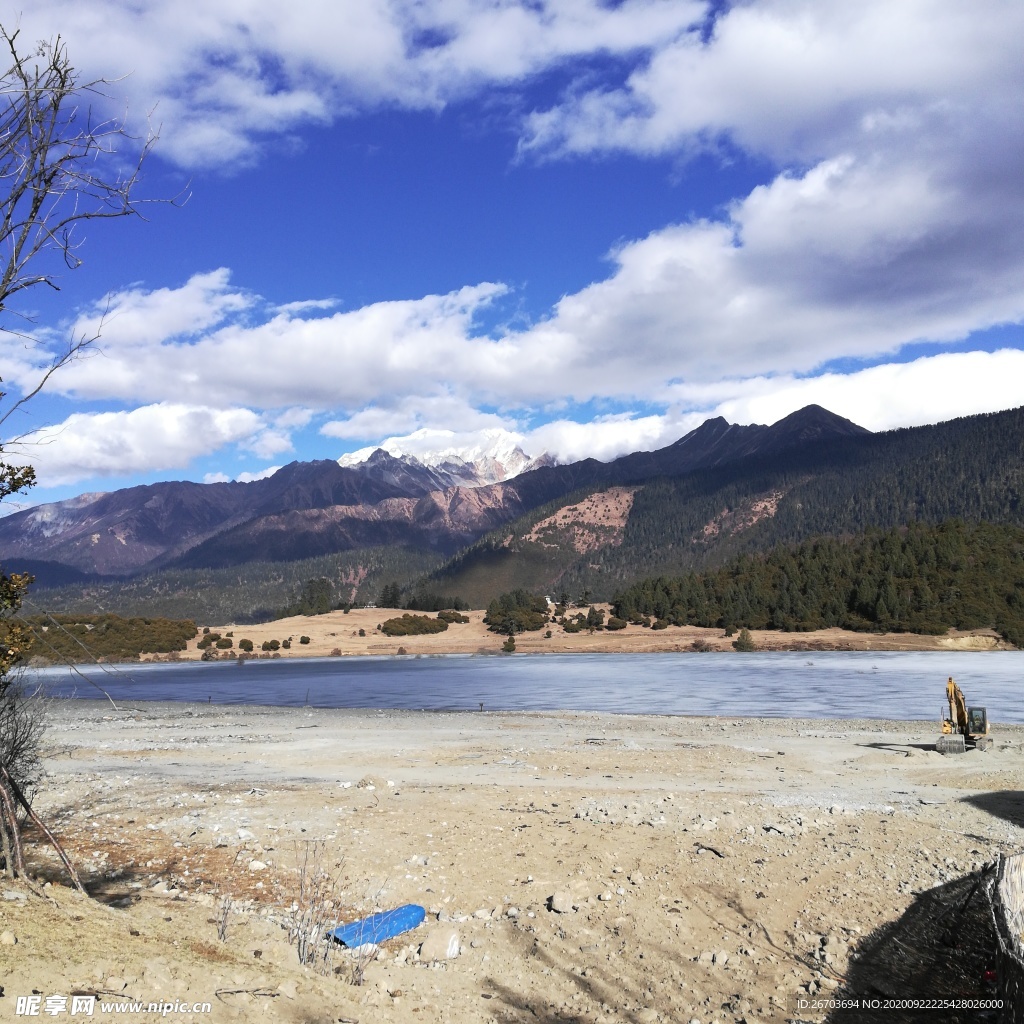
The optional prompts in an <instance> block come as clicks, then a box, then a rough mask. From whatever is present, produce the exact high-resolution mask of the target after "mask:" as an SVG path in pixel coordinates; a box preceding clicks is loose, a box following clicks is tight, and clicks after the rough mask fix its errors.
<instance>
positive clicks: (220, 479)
mask: <svg viewBox="0 0 1024 1024" xmlns="http://www.w3.org/2000/svg"><path fill="white" fill-rule="evenodd" d="M280 468H281V467H280V466H267V468H266V469H259V470H256V471H255V472H252V473H249V472H245V473H239V474H237V475H236V476H228V474H227V473H220V472H218V473H207V474H205V475H204V476H203V483H204V484H228V483H231V482H232V481H234V482H235V483H240V484H251V483H252V482H253V481H254V480H266V479H267V477H270V476H273V475H274V474H275V473H276V472H277V471H278V470H279V469H280Z"/></svg>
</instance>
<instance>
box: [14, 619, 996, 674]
mask: <svg viewBox="0 0 1024 1024" xmlns="http://www.w3.org/2000/svg"><path fill="white" fill-rule="evenodd" d="M592 607H594V608H595V609H596V610H597V611H603V612H605V613H606V615H610V613H611V606H610V605H607V604H595V605H594V606H592ZM404 614H407V613H406V612H405V610H404V609H401V608H353V609H351V610H350V611H348V612H345V611H332V612H327V613H326V614H323V615H312V616H292V617H290V618H286V619H277V620H274V621H272V622H265V623H260V624H257V625H238V624H233V623H227V624H222V625H215V624H209V625H207V624H198V625H195V626H194V629H195V635H194V636H192V637H191V638H190V639H185V637H184V636H183V633H182V631H181V630H178V631H177V632H175V631H172V630H169V629H165V630H164V633H163V635H165V636H167V637H169V638H170V639H172V640H173V644H168V645H165V646H166V647H169V648H170V649H165V650H162V651H157V652H143V653H142V654H141V655H139V656H132V655H125V654H124V653H120V654H118V653H102V652H100V653H96V654H93V653H89V651H88V650H87V648H86V647H85V646H83V642H84V643H85V644H87V643H88V641H89V639H90V636H89V634H91V633H94V632H96V630H95V629H91V630H86V629H84V628H83V629H81V630H78V631H76V633H75V637H74V643H71V642H70V641H69V642H68V644H67V645H66V647H65V645H61V648H62V649H63V650H64V652H65V656H66V658H67V660H70V661H73V662H75V663H79V664H82V663H87V662H92V661H95V660H99V661H103V662H134V661H143V662H154V661H196V660H204V659H205V660H207V661H213V660H218V661H219V660H237V659H238V658H303V657H315V658H323V657H331V656H334V657H347V656H374V655H380V656H385V657H387V656H396V655H408V656H412V657H414V656H417V655H443V654H494V655H501V656H509V657H518V656H521V655H523V654H573V653H580V654H603V653H608V654H655V653H680V652H682V653H686V652H692V653H715V652H719V653H723V654H726V653H735V652H736V650H737V649H738V650H750V649H751V647H750V646H748V645H746V644H745V643H743V642H742V641H743V640H744V639H745V638H744V637H743V636H742V631H739V630H733V631H727V630H724V629H721V628H706V627H699V626H674V625H668V626H665V627H664V628H660V629H653V628H651V627H645V626H640V625H636V624H634V623H628V624H626V625H625V626H623V627H621V628H618V629H613V630H608V629H606V628H605V629H596V628H595V629H593V630H590V629H589V628H582V629H580V630H579V631H578V632H572V631H566V630H564V629H563V628H562V627H561V626H560V625H558V624H556V623H549V624H548V627H549V628H547V629H540V630H532V631H529V632H522V633H516V634H515V637H514V639H515V644H514V652H513V653H509V652H508V649H507V646H506V644H507V640H508V637H507V636H506V635H504V634H502V633H495V632H494V631H493V630H492V629H490V628H489V626H488V623H487V622H486V621H485V619H486V616H487V612H486V611H484V610H482V609H475V610H469V611H467V612H465V613H463V614H461V615H459V616H458V618H461V619H466V620H467V621H465V622H459V621H450V622H448V628H447V629H444V630H443V631H438V632H435V633H430V634H415V633H411V634H402V633H399V634H396V635H393V636H388V635H387V634H386V633H385V632H384V631H383V630H382V629H378V626H384V625H385V623H386V622H387V621H388V620H389V619H395V618H400V617H401V616H403V615H404ZM55 631H57V627H56V626H55V625H54V624H53V623H51V624H50V625H49V627H48V629H47V631H46V633H45V634H43V635H44V636H45V637H48V638H49V639H48V640H47V642H46V646H44V645H43V644H37V645H36V646H35V647H34V649H33V654H32V658H31V659H30V665H32V666H33V667H36V666H44V665H46V664H56V663H60V659H58V658H57V657H56V655H55V653H54V648H55V647H56V646H57V645H56V644H55V643H54V642H53V641H54V633H55ZM748 633H749V640H750V645H751V646H752V649H753V651H755V652H757V651H794V652H800V651H805V652H806V651H945V652H949V651H987V650H992V651H996V650H1014V649H1015V648H1014V647H1013V645H1011V644H1009V643H1007V642H1006V641H1005V640H1003V639H1002V638H1001V637H1000V636H999V634H998V633H996V631H995V630H993V629H974V630H962V631H961V630H949V631H948V632H946V633H944V634H941V635H928V634H917V633H868V632H854V631H851V630H843V629H837V628H831V629H819V630H811V631H807V632H786V631H783V630H770V629H765V630H759V629H752V630H749V631H748ZM549 634H550V635H549ZM737 644H739V645H740V646H739V647H737Z"/></svg>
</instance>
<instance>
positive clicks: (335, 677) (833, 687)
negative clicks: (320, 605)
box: [30, 651, 1024, 723]
mask: <svg viewBox="0 0 1024 1024" xmlns="http://www.w3.org/2000/svg"><path fill="white" fill-rule="evenodd" d="M949 675H953V676H954V677H955V678H956V680H957V682H958V683H959V684H960V686H961V687H962V689H963V690H964V693H965V694H966V696H967V700H968V703H972V704H980V705H984V706H986V707H987V708H988V713H989V717H990V718H991V719H992V720H993V721H997V722H1018V723H1020V722H1024V701H1022V700H1021V696H1022V692H1024V686H1022V680H1024V653H1017V652H1013V651H1006V652H1003V651H992V652H985V653H968V652H956V653H951V654H946V653H926V654H924V653H919V654H905V653H880V654H870V653H867V654H865V653H859V652H858V653H850V652H838V651H837V652H828V653H823V654H817V653H815V654H811V655H808V654H767V653H760V654H732V653H730V654H639V655H636V654H631V655H616V654H595V655H585V654H573V655H542V656H533V657H530V656H526V655H514V656H512V657H487V656H483V657H481V656H476V657H473V656H457V655H454V656H446V657H429V658H382V657H375V658H306V659H285V658H280V659H273V660H262V661H246V662H244V663H242V664H238V663H236V662H214V663H209V662H207V663H198V662H188V663H184V664H173V663H171V664H155V665H132V666H102V667H99V666H97V667H91V668H82V669H80V670H79V673H73V672H71V671H70V670H68V669H67V668H53V669H43V670H41V671H38V672H34V673H32V675H31V677H30V678H33V679H38V680H40V681H41V682H43V683H44V684H45V685H46V687H47V689H48V690H49V692H50V693H52V694H53V695H55V696H65V697H87V698H96V697H99V696H101V695H100V694H99V693H98V691H97V690H96V689H95V688H94V687H93V686H92V685H90V683H89V682H88V681H87V680H94V681H95V682H96V683H97V684H98V685H100V686H102V687H103V689H105V690H106V691H107V692H108V693H109V694H110V695H111V697H113V698H114V699H115V700H136V701H137V700H182V701H207V700H212V701H214V702H215V703H218V704H271V705H291V706H301V705H303V704H310V705H312V706H314V707H332V708H339V707H353V708H416V709H420V708H422V709H427V710H455V709H468V710H476V709H478V708H479V706H480V704H481V703H483V705H484V708H485V709H486V710H488V711H497V710H516V711H543V710H572V711H611V712H628V713H632V714H662V715H772V716H782V717H788V718H804V717H806V718H819V717H831V718H897V719H898V718H919V719H920V718H925V719H928V718H938V717H939V715H940V712H941V711H942V710H943V708H944V694H945V684H946V677H947V676H949ZM83 676H84V677H86V678H83Z"/></svg>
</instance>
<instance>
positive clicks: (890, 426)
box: [523, 349, 1024, 462]
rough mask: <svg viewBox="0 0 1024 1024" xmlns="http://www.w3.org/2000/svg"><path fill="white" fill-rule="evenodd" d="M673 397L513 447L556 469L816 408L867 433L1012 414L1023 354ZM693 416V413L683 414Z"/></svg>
mask: <svg viewBox="0 0 1024 1024" xmlns="http://www.w3.org/2000/svg"><path fill="white" fill-rule="evenodd" d="M675 398H676V399H677V404H676V405H675V406H674V407H673V409H672V410H670V411H669V412H666V413H662V414H654V415H635V414H632V413H622V414H619V415H616V416H607V417H602V418H599V419H597V420H594V421H592V422H574V421H572V420H556V421H553V422H551V423H546V424H544V425H543V426H540V427H537V428H536V429H534V430H532V431H528V432H527V433H526V436H525V439H524V442H523V447H524V449H525V450H526V451H529V452H530V453H531V454H536V453H540V452H541V451H547V452H549V453H551V454H552V455H554V456H556V458H557V459H558V460H559V461H560V462H572V461H576V460H578V459H582V458H587V457H592V458H596V459H600V460H601V461H602V462H607V461H609V460H610V459H613V458H617V457H618V456H620V455H628V454H629V453H630V452H634V451H654V450H655V449H658V448H663V447H665V446H666V445H669V444H672V442H674V441H677V440H678V439H679V438H680V437H682V436H683V435H684V434H686V433H687V432H689V431H690V430H693V429H694V427H697V426H699V425H700V424H701V423H703V422H704V421H705V420H706V419H709V418H711V417H713V416H724V417H725V418H726V419H727V420H728V421H729V422H730V423H743V424H748V423H775V422H777V421H778V420H780V419H782V418H783V417H784V416H788V415H789V414H790V413H793V412H796V411H797V410H798V409H802V408H804V407H805V406H808V405H820V406H823V407H824V408H826V409H829V410H831V411H832V412H834V413H836V414H837V415H839V416H843V417H845V418H846V419H848V420H851V421H852V422H854V423H857V424H859V425H860V426H862V427H867V429H868V430H874V431H883V430H894V429H896V428H898V427H913V426H922V425H924V424H927V423H936V422H940V421H942V420H950V419H955V418H956V417H958V416H974V415H977V414H978V413H986V412H998V411H1000V410H1003V409H1014V408H1018V407H1020V406H1024V352H1022V351H1020V350H1019V349H1000V350H998V351H996V352H946V353H941V354H939V355H934V356H923V357H921V358H919V359H915V360H913V361H912V362H907V363H882V364H879V365H878V366H871V367H867V368H865V369H863V370H858V371H855V372H852V373H847V374H841V373H826V374H822V375H820V376H818V377H806V378H794V377H792V376H784V377H754V378H749V379H746V380H739V381H736V380H730V381H718V382H715V383H713V384H700V385H680V386H679V387H678V388H676V389H675ZM695 407H696V408H699V409H700V410H701V411H700V412H696V411H692V410H693V409H694V408H695ZM687 409H689V410H691V411H685V410H687Z"/></svg>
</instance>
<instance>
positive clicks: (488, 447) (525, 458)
mask: <svg viewBox="0 0 1024 1024" xmlns="http://www.w3.org/2000/svg"><path fill="white" fill-rule="evenodd" d="M522 440H523V438H522V436H521V435H519V434H513V433H512V432H511V431H508V430H501V429H498V428H491V429H487V430H481V431H477V432H474V433H471V434H469V433H462V434H457V433H456V432H455V431H454V430H430V429H427V428H423V429H421V430H417V431H415V432H414V433H412V434H408V435H407V436H405V437H389V438H388V439H387V440H386V441H382V442H381V443H380V444H379V445H375V446H374V447H371V448H360V449H359V450H358V451H355V452H349V453H348V454H347V455H343V456H342V457H341V458H340V459H338V465H340V466H344V467H349V468H353V469H354V468H358V467H360V466H366V465H367V464H368V463H369V464H372V462H373V459H374V456H375V455H376V453H377V452H381V451H383V452H386V453H387V454H388V455H390V456H391V458H393V459H397V460H398V461H400V462H403V463H405V464H406V465H407V466H410V467H412V468H416V469H427V470H430V472H431V473H432V474H433V475H434V477H436V478H437V479H438V481H439V482H440V483H441V484H442V485H443V486H445V487H483V486H486V485H487V484H496V483H501V482H502V481H505V480H511V479H512V477H514V476H518V475H519V474H520V473H525V472H526V471H527V470H530V469H537V468H538V467H539V466H546V465H551V464H553V461H554V460H553V459H552V458H551V457H550V456H549V455H547V454H543V455H540V456H538V457H532V456H530V455H527V454H526V452H524V451H523V449H522V447H520V445H521V442H522Z"/></svg>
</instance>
